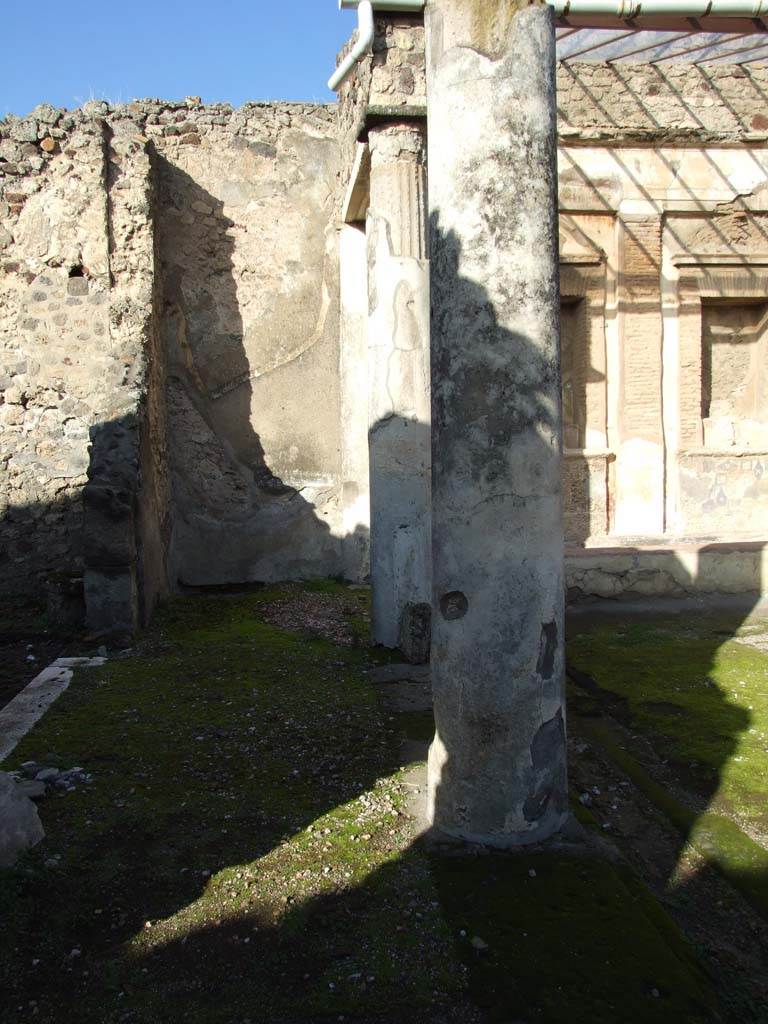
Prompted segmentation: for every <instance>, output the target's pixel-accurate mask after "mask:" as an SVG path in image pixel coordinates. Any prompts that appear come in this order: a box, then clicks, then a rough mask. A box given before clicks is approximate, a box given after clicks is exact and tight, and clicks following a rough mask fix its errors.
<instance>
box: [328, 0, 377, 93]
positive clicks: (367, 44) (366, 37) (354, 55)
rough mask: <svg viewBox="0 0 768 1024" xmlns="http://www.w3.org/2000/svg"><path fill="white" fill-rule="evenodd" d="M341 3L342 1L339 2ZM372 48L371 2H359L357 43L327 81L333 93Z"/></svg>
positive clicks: (368, 0)
mask: <svg viewBox="0 0 768 1024" xmlns="http://www.w3.org/2000/svg"><path fill="white" fill-rule="evenodd" d="M339 2H340V3H343V0H339ZM371 46H373V4H372V3H371V0H360V3H358V4H357V42H356V43H355V45H354V46H353V47H352V49H351V50H350V52H349V53H348V54H347V56H346V57H345V58H344V60H343V61H342V62H341V64H339V66H338V67H337V68H336V70H335V71H334V73H333V74H332V75H331V77H330V78H329V79H328V88H329V89H331V90H332V91H333V92H336V91H337V89H339V88H341V84H342V82H343V81H344V79H345V78H346V77H347V76H348V75H349V73H350V71H351V70H352V68H353V67H354V66H355V64H357V62H358V61H359V60H360V58H361V57H364V56H365V54H366V53H367V52H368V51H369V50H370V48H371Z"/></svg>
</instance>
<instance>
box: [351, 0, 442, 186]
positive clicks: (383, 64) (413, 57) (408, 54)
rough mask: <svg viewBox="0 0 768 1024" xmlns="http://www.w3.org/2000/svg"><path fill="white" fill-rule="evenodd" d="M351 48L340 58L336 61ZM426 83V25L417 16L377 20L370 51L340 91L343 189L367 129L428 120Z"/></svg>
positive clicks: (379, 18) (394, 15)
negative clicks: (395, 119)
mask: <svg viewBox="0 0 768 1024" xmlns="http://www.w3.org/2000/svg"><path fill="white" fill-rule="evenodd" d="M352 45H353V42H352V40H350V42H349V44H348V45H347V46H346V47H345V48H344V49H343V50H342V51H341V53H340V54H339V62H341V61H342V60H343V59H344V57H345V56H346V55H347V53H348V52H349V50H350V49H351V47H352ZM426 110H427V78H426V63H425V57H424V21H423V17H422V15H420V14H387V15H386V16H383V15H379V16H377V17H376V19H375V35H374V42H373V51H372V53H371V55H370V56H367V57H363V59H362V60H361V61H360V62H359V63H358V64H357V65H356V67H355V69H354V70H353V71H352V73H351V74H350V75H349V77H348V78H347V80H346V82H344V84H343V85H342V86H341V89H340V90H339V137H340V139H341V147H342V181H343V182H344V184H345V185H346V183H347V181H348V180H349V175H350V173H351V171H352V167H353V164H354V158H355V146H356V144H357V142H358V140H359V139H360V138H361V136H364V134H365V129H366V127H367V125H368V124H370V123H371V122H372V121H375V120H381V119H386V118H388V117H392V116H399V117H402V116H408V115H411V116H421V117H426Z"/></svg>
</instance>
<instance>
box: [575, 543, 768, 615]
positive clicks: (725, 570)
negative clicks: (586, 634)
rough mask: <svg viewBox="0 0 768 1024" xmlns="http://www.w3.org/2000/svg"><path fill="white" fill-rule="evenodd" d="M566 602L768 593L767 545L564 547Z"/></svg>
mask: <svg viewBox="0 0 768 1024" xmlns="http://www.w3.org/2000/svg"><path fill="white" fill-rule="evenodd" d="M565 570H566V588H567V594H568V600H569V602H570V603H571V604H577V603H579V602H581V601H584V600H589V599H590V598H596V597H599V598H635V597H639V598H643V597H688V596H694V595H696V594H768V544H763V543H762V542H757V541H755V542H743V543H736V544H726V543H723V544H714V543H713V544H703V545H702V544H687V545H686V544H680V545H674V546H672V545H670V546H669V547H664V546H659V547H655V548H654V547H645V546H643V547H640V546H636V547H632V546H627V547H615V548H586V549H566V555H565Z"/></svg>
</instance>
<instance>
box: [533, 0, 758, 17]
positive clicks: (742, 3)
mask: <svg viewBox="0 0 768 1024" xmlns="http://www.w3.org/2000/svg"><path fill="white" fill-rule="evenodd" d="M548 3H549V4H550V6H552V7H554V9H555V14H557V15H558V17H561V18H567V17H568V16H569V15H574V16H575V15H590V14H595V15H603V16H604V15H611V16H612V17H614V18H621V19H626V20H629V19H632V18H644V17H659V16H662V17H663V16H665V15H666V16H669V17H678V18H680V17H683V18H708V17H719V18H760V17H762V16H763V15H766V14H768V0H548Z"/></svg>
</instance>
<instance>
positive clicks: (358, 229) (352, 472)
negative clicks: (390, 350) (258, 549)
mask: <svg viewBox="0 0 768 1024" xmlns="http://www.w3.org/2000/svg"><path fill="white" fill-rule="evenodd" d="M367 277H368V267H367V255H366V239H365V230H364V226H363V225H360V224H356V225H351V224H344V226H343V227H342V229H341V233H340V235H339V284H340V289H339V290H340V301H341V321H340V322H341V338H340V351H339V372H340V377H341V382H340V383H341V425H342V430H341V438H342V450H341V472H342V501H343V520H342V525H343V530H344V538H343V562H344V576H345V578H346V579H349V580H354V581H355V582H360V581H361V580H362V579H363V578H364V577H366V576H367V574H368V567H369V536H370V495H369V492H368V404H367V400H366V399H367V395H368V281H367Z"/></svg>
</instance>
